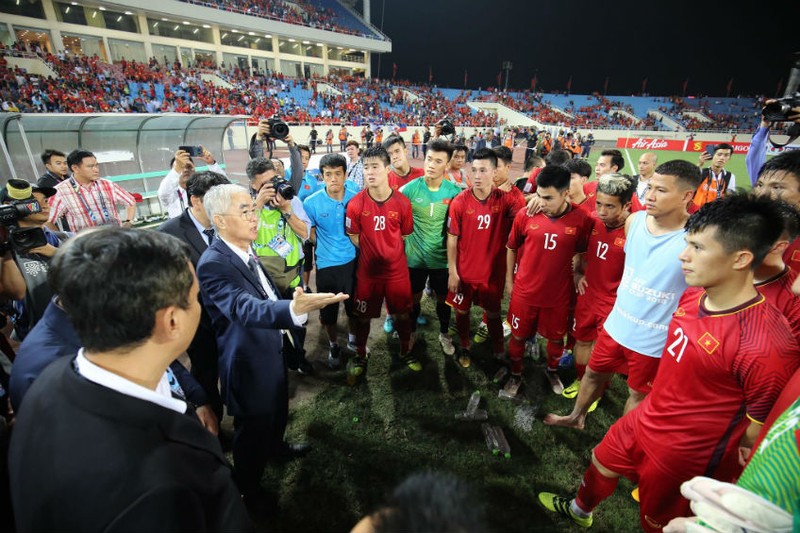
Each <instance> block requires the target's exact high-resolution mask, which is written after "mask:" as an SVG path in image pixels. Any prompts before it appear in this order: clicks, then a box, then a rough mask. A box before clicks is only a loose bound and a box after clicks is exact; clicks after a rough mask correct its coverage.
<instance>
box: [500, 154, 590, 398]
mask: <svg viewBox="0 0 800 533" xmlns="http://www.w3.org/2000/svg"><path fill="white" fill-rule="evenodd" d="M569 182H570V175H569V171H568V170H567V169H566V168H564V167H563V166H546V167H544V168H543V169H542V171H541V172H540V173H539V176H538V177H537V178H536V184H537V187H536V194H537V195H538V196H539V198H540V199H541V208H542V212H541V213H538V214H536V215H534V216H532V217H531V216H528V214H527V213H526V212H524V211H520V212H519V213H517V216H516V218H514V225H513V227H512V228H511V234H510V235H509V236H508V244H507V245H506V247H507V248H508V250H507V252H506V291H508V292H509V293H510V294H511V303H510V304H509V307H508V322H509V323H510V324H511V339H510V340H509V343H508V355H509V359H510V360H511V379H510V384H508V385H507V388H509V389H513V388H515V387H516V388H518V386H519V383H520V382H521V377H522V366H523V365H522V356H523V352H524V351H525V340H526V339H527V338H528V337H530V336H531V335H533V334H535V333H536V332H537V331H538V332H539V333H540V334H541V335H542V337H544V338H546V339H547V369H546V371H545V374H546V375H547V378H548V381H549V382H550V386H551V388H552V389H553V392H555V393H557V394H561V393H562V392H563V390H564V387H563V385H562V384H561V379H559V377H558V374H557V373H556V370H557V368H558V360H559V358H560V357H561V353H562V350H563V348H564V335H565V334H566V332H567V317H568V313H569V302H570V298H571V293H572V292H574V285H573V279H572V258H573V256H574V255H575V254H576V253H580V252H584V251H586V244H587V241H588V239H589V235H590V234H591V231H592V225H593V223H592V218H591V217H590V216H589V215H587V214H586V212H585V211H583V210H581V209H578V208H577V207H575V206H574V205H573V204H571V203H570V202H569V200H568V199H567V195H568V194H569ZM518 254H519V256H520V260H519V264H518V265H517V272H516V276H515V275H514V265H515V264H516V262H517V255H518Z"/></svg>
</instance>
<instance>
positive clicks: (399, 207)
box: [345, 189, 414, 280]
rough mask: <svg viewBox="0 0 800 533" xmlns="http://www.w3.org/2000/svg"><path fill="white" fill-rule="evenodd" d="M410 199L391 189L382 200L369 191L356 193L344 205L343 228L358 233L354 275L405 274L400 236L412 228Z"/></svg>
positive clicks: (390, 277)
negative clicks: (387, 195) (389, 194)
mask: <svg viewBox="0 0 800 533" xmlns="http://www.w3.org/2000/svg"><path fill="white" fill-rule="evenodd" d="M412 217H413V215H412V213H411V202H409V201H408V198H406V197H405V196H403V195H402V194H400V193H398V192H397V191H392V194H391V196H389V198H387V199H386V200H384V201H383V202H378V201H376V200H374V199H373V198H372V197H371V196H370V195H369V190H368V189H364V190H363V191H361V192H359V193H358V194H356V195H355V196H354V197H353V199H352V200H350V203H349V204H347V216H346V218H345V231H346V232H347V234H348V235H358V236H359V242H358V248H359V251H358V270H357V276H358V277H362V276H363V277H364V278H365V279H370V280H393V279H398V278H402V277H408V262H407V261H406V253H405V248H404V246H403V237H405V236H406V235H410V234H411V232H412V231H413V230H414V219H413V218H412Z"/></svg>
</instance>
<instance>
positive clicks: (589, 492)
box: [575, 463, 619, 513]
mask: <svg viewBox="0 0 800 533" xmlns="http://www.w3.org/2000/svg"><path fill="white" fill-rule="evenodd" d="M617 483H619V478H616V477H606V476H604V475H603V474H601V473H600V471H599V470H598V469H597V467H596V466H594V463H592V464H590V465H589V469H588V470H586V472H585V473H584V474H583V481H582V482H581V488H579V489H578V496H577V497H576V498H575V503H577V504H578V507H580V508H581V509H583V510H584V511H585V512H587V513H591V512H592V511H593V510H594V508H595V507H597V506H598V505H599V504H600V502H602V501H603V500H605V499H606V498H608V497H609V496H611V495H612V494H613V493H614V491H615V490H616V488H617Z"/></svg>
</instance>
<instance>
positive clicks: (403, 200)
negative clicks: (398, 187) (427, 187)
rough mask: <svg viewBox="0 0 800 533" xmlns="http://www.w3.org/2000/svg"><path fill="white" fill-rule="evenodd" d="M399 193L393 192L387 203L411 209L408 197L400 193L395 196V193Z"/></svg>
mask: <svg viewBox="0 0 800 533" xmlns="http://www.w3.org/2000/svg"><path fill="white" fill-rule="evenodd" d="M399 192H400V191H393V192H392V196H391V197H390V198H389V202H392V203H396V204H401V205H403V206H404V207H405V206H408V207H411V200H409V199H408V197H407V196H406V195H405V194H402V193H400V194H396V193H399Z"/></svg>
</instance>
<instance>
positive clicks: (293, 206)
mask: <svg viewBox="0 0 800 533" xmlns="http://www.w3.org/2000/svg"><path fill="white" fill-rule="evenodd" d="M247 179H248V180H249V181H250V194H251V196H253V198H255V203H256V211H257V212H258V234H257V237H256V239H255V240H254V241H253V251H254V252H255V254H256V257H257V258H258V260H259V261H260V262H261V264H262V265H263V266H264V269H265V270H266V271H267V272H268V273H269V275H270V276H271V277H272V280H273V282H274V283H275V285H276V286H277V287H276V288H277V292H279V293H280V296H281V297H283V298H291V297H292V294H293V293H294V289H295V287H297V286H298V285H300V282H301V279H302V278H301V275H302V269H303V257H304V254H303V243H305V241H307V240H308V237H309V232H310V228H311V222H310V220H309V219H308V215H306V212H305V209H303V202H301V201H300V199H299V198H298V197H297V194H296V191H297V189H295V188H293V187H292V186H291V185H290V184H289V183H287V182H286V180H284V179H283V176H282V175H280V174H279V173H278V171H277V169H276V168H275V165H274V164H273V163H272V161H270V160H269V159H265V158H263V157H258V158H256V159H252V160H251V161H250V162H249V163H247ZM292 336H293V337H294V348H295V349H294V350H290V351H289V352H288V353H287V364H288V367H289V368H290V369H292V370H296V371H298V372H300V373H301V374H311V373H312V372H313V369H312V367H311V364H310V363H309V362H308V361H306V359H305V350H304V349H303V343H304V341H305V329H304V328H303V329H294V330H292Z"/></svg>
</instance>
